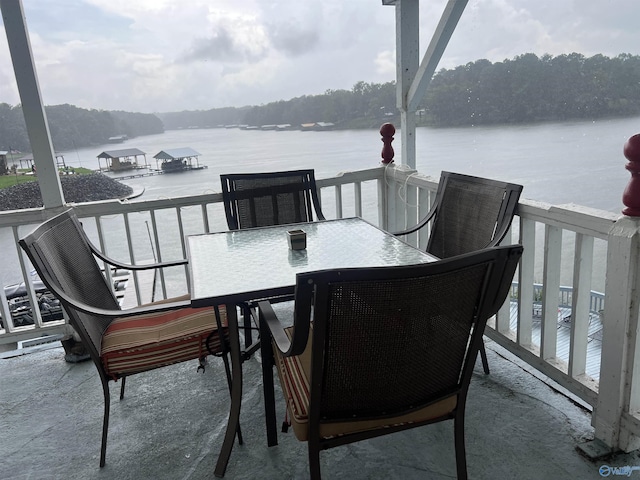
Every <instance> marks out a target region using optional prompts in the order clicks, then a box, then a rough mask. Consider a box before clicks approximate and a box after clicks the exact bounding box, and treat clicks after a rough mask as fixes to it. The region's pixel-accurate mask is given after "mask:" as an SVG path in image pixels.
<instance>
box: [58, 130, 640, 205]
mask: <svg viewBox="0 0 640 480" xmlns="http://www.w3.org/2000/svg"><path fill="white" fill-rule="evenodd" d="M638 132H640V117H638V118H628V119H615V120H603V121H597V122H564V123H547V124H540V125H517V126H496V127H471V128H443V129H434V128H418V129H417V132H416V150H417V169H418V170H419V171H420V172H421V173H424V174H427V175H431V176H435V177H437V176H438V175H439V173H440V171H441V170H450V171H455V172H461V173H467V174H471V175H478V176H484V177H491V178H497V179H502V180H506V181H510V182H514V183H519V184H522V185H524V191H523V194H522V196H523V197H525V198H530V199H534V200H539V201H544V202H548V203H552V204H563V203H576V204H580V205H585V206H588V207H592V208H599V209H602V210H608V211H612V212H620V210H621V209H622V208H623V205H622V201H621V198H622V192H623V190H624V188H625V186H626V184H627V182H628V181H629V178H630V175H629V172H627V171H626V170H625V168H624V166H625V163H626V159H625V158H624V156H623V154H622V147H623V145H624V143H625V142H626V140H627V139H628V138H629V137H630V136H632V135H634V134H636V133H638ZM394 143H396V145H394V147H395V150H396V163H400V162H401V158H400V145H399V143H400V140H399V133H398V134H397V135H396V141H395V142H394ZM178 147H191V148H193V149H195V150H196V151H198V152H199V153H201V154H202V155H201V156H200V158H199V162H200V163H202V164H204V165H207V166H208V168H207V169H206V170H202V171H194V172H185V173H181V174H179V175H158V176H153V177H146V178H140V179H135V180H128V181H125V182H124V183H128V184H132V185H135V186H140V187H144V188H145V194H144V196H143V198H145V199H152V198H159V197H163V198H166V197H173V196H183V195H190V194H199V193H207V192H212V191H220V179H219V175H220V174H221V173H232V172H236V173H240V172H257V171H269V170H272V171H275V170H289V169H294V168H314V169H315V171H316V177H317V178H323V177H327V176H333V175H335V174H336V173H338V172H341V171H351V170H359V169H364V168H370V167H373V166H376V165H379V163H380V151H381V148H382V142H381V140H380V135H379V133H378V131H377V130H375V129H372V130H344V131H333V132H300V131H285V132H276V131H264V132H263V131H255V130H239V129H192V130H172V131H168V132H166V133H164V134H160V135H150V136H144V137H138V138H134V139H130V140H128V141H126V142H125V143H122V144H117V145H102V146H99V147H94V148H86V149H80V150H78V151H75V152H65V153H64V155H65V161H66V163H67V165H71V166H76V165H77V166H83V167H87V168H93V169H97V168H98V160H97V156H98V155H99V154H100V153H101V152H103V151H105V150H117V149H121V148H139V149H140V150H142V151H144V152H146V153H147V161H148V163H149V164H151V165H152V166H154V167H155V166H156V161H155V159H154V158H153V155H155V154H156V153H158V152H159V151H160V150H163V149H170V148H178ZM103 164H104V161H103Z"/></svg>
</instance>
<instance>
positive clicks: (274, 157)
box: [0, 117, 640, 291]
mask: <svg viewBox="0 0 640 480" xmlns="http://www.w3.org/2000/svg"><path fill="white" fill-rule="evenodd" d="M638 132H640V117H639V118H630V119H616V120H605V121H597V122H564V123H547V124H540V125H517V126H496V127H471V128H443V129H433V128H418V130H417V132H416V148H417V169H418V171H420V172H421V173H424V174H427V175H431V176H434V177H438V175H439V173H440V171H441V170H450V171H454V172H460V173H467V174H471V175H478V176H484V177H490V178H496V179H501V180H506V181H510V182H514V183H519V184H522V185H524V191H523V194H522V196H523V197H524V198H529V199H533V200H538V201H544V202H548V203H552V204H563V203H575V204H579V205H584V206H588V207H592V208H599V209H602V210H608V211H611V212H620V211H621V209H622V208H623V205H622V201H621V198H622V192H623V190H624V188H625V186H626V185H627V182H628V181H629V178H630V175H629V172H627V171H626V170H625V168H624V166H625V164H626V159H625V158H624V156H623V154H622V148H623V145H624V143H625V142H626V140H627V139H628V138H629V137H630V136H631V135H634V134H636V133H638ZM399 138H400V137H399V134H398V135H396V141H395V142H394V143H396V145H394V147H395V150H396V163H400V162H401V158H400V145H399V143H400V140H399ZM178 147H191V148H193V149H195V150H196V151H198V152H199V153H200V154H201V156H200V158H199V162H200V163H201V164H204V165H207V166H208V168H207V169H205V170H199V171H191V172H183V173H179V174H174V175H156V176H151V177H144V178H137V179H131V180H126V181H123V183H126V184H129V185H131V186H134V187H135V188H144V190H145V193H144V195H143V196H142V197H140V199H139V200H146V199H156V198H170V197H178V196H185V195H193V194H201V193H210V192H219V191H220V178H219V175H220V174H221V173H240V172H258V171H276V170H290V169H296V168H314V169H315V171H316V177H317V178H324V177H328V176H334V175H335V174H337V173H339V172H343V171H352V170H360V169H365V168H370V167H374V166H377V165H379V164H380V152H381V148H382V142H381V140H380V135H379V133H378V131H377V130H376V129H372V130H346V131H333V132H300V131H284V132H276V131H264V132H263V131H255V130H253V131H252V130H239V129H191V130H173V131H168V132H166V133H163V134H159V135H150V136H144V137H138V138H134V139H130V140H128V141H126V142H125V143H122V144H117V145H113V144H110V145H101V146H98V147H92V148H85V149H79V150H77V151H72V152H63V153H64V156H65V162H66V164H67V165H69V166H82V167H85V168H91V169H96V170H97V169H98V168H99V163H98V159H97V156H98V155H99V154H100V153H101V152H103V151H105V150H118V149H123V148H138V149H140V150H142V151H144V152H146V153H147V161H148V163H149V164H150V165H151V166H153V167H155V166H156V161H155V159H154V158H153V155H155V154H156V153H158V152H159V151H160V150H164V149H171V148H178ZM102 163H103V166H104V161H102ZM220 224H221V225H224V219H220ZM537 239H538V241H537V243H540V242H541V240H542V235H537ZM5 242H11V243H12V242H13V238H12V236H11V234H10V232H0V244H5V245H8V243H5ZM569 243H570V242H569ZM602 243H604V242H602ZM538 248H539V247H536V249H538ZM595 263H596V268H595V269H594V277H593V285H592V288H593V289H595V290H600V291H602V289H603V288H604V249H603V248H600V249H599V250H598V252H597V253H596V259H595ZM3 264H4V266H3V269H2V270H1V271H0V281H1V282H3V283H2V284H3V285H6V284H8V283H14V282H16V281H18V280H19V278H20V276H19V274H17V273H16V272H19V270H18V263H17V258H15V259H14V258H6V259H5V261H4V263H3ZM563 271H566V272H567V274H566V275H563V282H565V284H567V283H566V282H569V281H570V276H571V271H572V252H571V246H569V247H568V250H567V251H566V252H563ZM536 277H537V278H536V281H538V278H539V274H537V275H536Z"/></svg>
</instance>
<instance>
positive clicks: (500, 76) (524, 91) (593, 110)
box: [0, 53, 640, 151]
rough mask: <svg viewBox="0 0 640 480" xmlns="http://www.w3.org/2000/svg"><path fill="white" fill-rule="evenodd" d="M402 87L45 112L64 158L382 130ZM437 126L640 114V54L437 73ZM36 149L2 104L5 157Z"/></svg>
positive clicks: (422, 113) (526, 60) (428, 105)
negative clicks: (128, 143)
mask: <svg viewBox="0 0 640 480" xmlns="http://www.w3.org/2000/svg"><path fill="white" fill-rule="evenodd" d="M395 105H396V90H395V83H394V82H388V83H383V84H375V83H366V82H358V83H356V84H355V85H354V86H353V88H352V89H351V90H327V91H326V92H325V93H324V94H322V95H308V96H307V95H306V96H302V97H297V98H293V99H290V100H280V101H277V102H272V103H269V104H266V105H260V106H245V107H240V108H235V107H225V108H215V109H210V110H198V111H183V112H172V113H163V114H157V116H156V115H151V114H142V113H128V112H107V111H98V110H85V109H81V108H77V107H74V106H72V105H57V106H52V107H47V116H48V118H49V124H50V129H51V135H52V138H53V143H54V146H55V148H56V150H58V151H63V150H68V149H73V148H77V147H85V146H89V145H96V144H101V143H105V142H106V140H107V139H108V138H109V137H112V136H116V135H127V136H129V137H135V136H138V135H146V134H151V133H161V132H162V131H163V130H164V128H167V129H176V128H190V127H201V128H204V127H215V126H219V125H232V124H234V125H238V124H244V125H255V126H261V125H272V124H276V125H277V124H291V125H292V126H294V127H298V126H299V125H300V124H302V123H311V122H332V123H334V124H335V125H336V128H359V127H365V128H376V127H379V126H380V124H381V123H383V122H385V121H396V122H397V118H395V117H396V115H397V109H396V106H395ZM418 114H419V117H418V123H419V124H420V125H430V126H439V127H447V126H470V125H480V124H503V123H530V122H541V121H562V120H572V119H591V120H595V119H599V118H605V117H622V116H633V115H640V56H637V55H629V54H621V55H618V56H616V57H614V58H609V57H606V56H604V55H595V56H593V57H589V58H587V57H585V56H584V55H581V54H579V53H572V54H568V55H559V56H556V57H553V56H551V55H543V56H542V57H538V56H537V55H534V54H532V53H527V54H524V55H520V56H517V57H515V58H513V59H507V60H504V61H502V62H495V63H492V62H490V61H488V60H477V61H475V62H471V63H468V64H466V65H462V66H459V67H457V68H454V69H451V70H447V69H442V70H440V71H438V72H437V73H436V74H435V75H434V77H433V79H432V81H431V84H430V85H429V88H428V89H427V93H426V95H425V98H424V100H423V102H422V103H421V105H420V110H419V112H418ZM9 148H12V149H17V150H21V151H29V146H28V139H27V134H26V131H25V127H24V119H23V117H22V112H21V109H20V107H19V106H17V107H11V106H10V105H7V104H0V150H8V149H9Z"/></svg>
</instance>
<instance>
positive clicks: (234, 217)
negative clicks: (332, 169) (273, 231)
mask: <svg viewBox="0 0 640 480" xmlns="http://www.w3.org/2000/svg"><path fill="white" fill-rule="evenodd" d="M220 180H221V182H222V197H223V199H224V209H225V213H226V215H227V225H228V226H229V230H238V229H241V228H253V227H268V226H272V225H284V224H287V223H301V222H310V221H313V214H314V212H315V214H316V218H317V219H318V220H324V215H322V210H321V209H320V200H319V197H318V192H317V189H316V180H315V175H314V171H313V170H291V171H286V172H268V173H240V174H226V175H220Z"/></svg>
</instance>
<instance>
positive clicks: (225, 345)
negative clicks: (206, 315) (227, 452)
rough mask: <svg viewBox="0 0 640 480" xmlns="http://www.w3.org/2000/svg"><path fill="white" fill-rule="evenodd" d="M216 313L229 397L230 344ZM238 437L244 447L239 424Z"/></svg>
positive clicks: (215, 309) (215, 311) (231, 381)
mask: <svg viewBox="0 0 640 480" xmlns="http://www.w3.org/2000/svg"><path fill="white" fill-rule="evenodd" d="M233 308H235V307H233ZM214 313H215V316H216V325H217V327H218V335H220V348H222V363H223V364H224V372H225V374H226V376H227V386H228V387H229V395H231V386H232V383H233V380H232V376H231V366H230V365H229V344H228V342H227V339H226V338H225V337H224V335H223V334H222V333H221V332H223V331H224V330H223V328H222V319H221V317H220V309H219V308H218V306H215V307H214ZM236 435H237V436H238V444H239V445H242V444H243V443H244V442H243V440H242V430H240V424H238V428H237V430H236Z"/></svg>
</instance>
